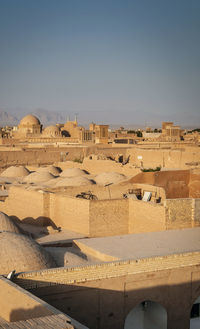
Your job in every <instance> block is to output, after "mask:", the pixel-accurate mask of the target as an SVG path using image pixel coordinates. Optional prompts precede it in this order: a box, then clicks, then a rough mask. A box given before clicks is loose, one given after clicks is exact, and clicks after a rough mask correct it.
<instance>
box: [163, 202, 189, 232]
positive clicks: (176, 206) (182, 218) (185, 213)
mask: <svg viewBox="0 0 200 329" xmlns="http://www.w3.org/2000/svg"><path fill="white" fill-rule="evenodd" d="M164 204H165V207H166V228H167V229H168V230H171V229H179V228H187V227H192V226H193V210H192V208H193V199H167V200H165V202H164Z"/></svg>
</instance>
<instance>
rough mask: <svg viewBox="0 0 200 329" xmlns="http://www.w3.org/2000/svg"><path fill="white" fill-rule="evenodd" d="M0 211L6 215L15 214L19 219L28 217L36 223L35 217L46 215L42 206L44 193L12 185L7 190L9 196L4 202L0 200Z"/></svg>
mask: <svg viewBox="0 0 200 329" xmlns="http://www.w3.org/2000/svg"><path fill="white" fill-rule="evenodd" d="M45 198H46V196H45ZM36 205H37V206H36ZM0 211H3V212H5V213H6V214H7V215H8V216H16V217H18V218H19V219H21V220H22V219H25V218H30V219H32V221H33V222H34V223H35V224H37V220H36V219H37V218H39V217H42V216H46V215H47V212H46V209H45V207H44V193H39V192H38V191H31V190H25V189H24V188H20V187H15V186H12V187H11V188H10V190H9V196H8V197H7V198H6V199H5V201H4V202H0ZM40 224H41V222H40Z"/></svg>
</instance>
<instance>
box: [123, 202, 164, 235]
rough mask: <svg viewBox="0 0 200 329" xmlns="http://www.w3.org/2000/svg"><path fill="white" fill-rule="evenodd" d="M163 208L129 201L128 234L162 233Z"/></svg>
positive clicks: (152, 204) (148, 203)
mask: <svg viewBox="0 0 200 329" xmlns="http://www.w3.org/2000/svg"><path fill="white" fill-rule="evenodd" d="M165 229H166V225H165V208H164V206H163V205H161V204H157V203H151V202H145V201H139V200H132V199H129V233H130V234H131V233H142V232H155V231H164V230H165Z"/></svg>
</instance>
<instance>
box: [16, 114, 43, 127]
mask: <svg viewBox="0 0 200 329" xmlns="http://www.w3.org/2000/svg"><path fill="white" fill-rule="evenodd" d="M19 124H20V125H29V126H32V125H40V120H39V119H38V118H37V117H36V116H34V115H32V114H28V115H26V116H25V117H24V118H22V119H21V121H20V123H19Z"/></svg>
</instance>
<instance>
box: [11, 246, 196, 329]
mask: <svg viewBox="0 0 200 329" xmlns="http://www.w3.org/2000/svg"><path fill="white" fill-rule="evenodd" d="M199 278H200V270H199V252H197V253H193V254H190V253H189V254H180V255H172V256H166V257H157V258H149V259H141V260H138V261H137V260H132V261H131V260H129V261H120V262H119V261H115V262H109V263H107V264H106V263H104V264H99V265H93V266H87V267H81V270H80V268H79V269H78V268H77V269H75V268H68V269H57V270H56V271H55V270H54V271H52V270H47V271H44V272H37V273H34V272H32V273H27V274H26V273H24V274H21V275H19V276H18V278H17V279H16V283H17V284H19V285H20V286H22V287H23V288H25V289H27V290H29V291H30V292H32V293H33V294H35V295H36V296H38V297H40V298H42V299H44V300H45V301H46V302H48V303H50V304H51V305H53V306H54V307H57V308H59V309H61V310H62V311H63V312H67V313H68V314H69V315H70V316H73V317H75V318H76V319H77V320H78V321H80V322H81V323H83V324H85V325H87V326H88V327H89V328H99V329H101V328H102V329H103V328H107V329H113V328H116V329H123V328H125V327H124V324H125V321H126V317H127V316H128V314H129V312H130V311H131V310H132V309H133V308H134V307H136V306H137V305H138V304H139V303H141V302H142V301H145V300H152V301H154V302H157V303H159V304H161V305H162V306H163V307H164V308H165V309H166V311H167V328H170V329H188V328H189V326H190V311H191V308H192V305H193V303H194V301H195V300H196V299H197V298H198V297H199V285H200V283H199ZM180 304H181V306H180ZM82 305H84V307H82Z"/></svg>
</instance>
